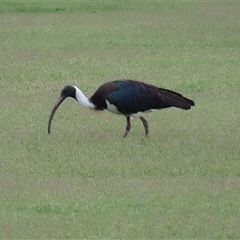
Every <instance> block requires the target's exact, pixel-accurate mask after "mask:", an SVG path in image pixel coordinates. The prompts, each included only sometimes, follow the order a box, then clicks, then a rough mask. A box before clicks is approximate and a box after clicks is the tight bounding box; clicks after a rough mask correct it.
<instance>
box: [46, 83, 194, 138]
mask: <svg viewBox="0 0 240 240" xmlns="http://www.w3.org/2000/svg"><path fill="white" fill-rule="evenodd" d="M67 97H72V98H74V99H75V100H76V101H77V102H78V103H80V104H81V105H83V106H84V107H87V108H89V109H93V110H101V111H102V110H108V111H110V112H112V113H115V114H120V115H123V116H125V117H126V119H127V126H126V131H125V133H124V135H123V137H124V138H125V137H126V136H127V135H128V133H129V131H130V129H131V122H130V117H138V118H140V120H141V121H142V123H143V126H144V128H145V135H146V136H148V122H147V120H146V119H145V118H144V117H143V113H145V112H151V111H152V110H154V109H158V110H160V109H163V108H169V107H176V108H181V109H184V110H188V109H190V108H191V107H192V106H194V105H195V104H194V101H192V100H191V99H188V98H186V97H184V96H182V95H181V94H180V93H177V92H174V91H171V90H168V89H164V88H158V87H156V86H153V85H150V84H146V83H143V82H139V81H135V80H116V81H110V82H106V83H104V84H103V85H101V86H100V87H99V88H98V89H97V90H96V92H95V93H94V94H93V95H92V96H91V97H90V98H87V97H86V96H85V95H84V94H83V93H82V91H81V90H80V89H79V88H78V87H76V86H70V85H68V86H66V87H64V88H63V89H62V91H61V95H60V97H59V99H58V100H57V102H56V103H55V105H54V107H53V109H52V112H51V114H50V117H49V121H48V133H50V127H51V122H52V119H53V116H54V113H55V111H56V110H57V108H58V107H59V106H60V104H61V103H62V102H63V101H64V100H65V99H66V98H67Z"/></svg>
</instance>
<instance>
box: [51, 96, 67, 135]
mask: <svg viewBox="0 0 240 240" xmlns="http://www.w3.org/2000/svg"><path fill="white" fill-rule="evenodd" d="M65 98H66V97H62V96H61V97H59V99H58V100H57V102H56V103H55V105H54V106H53V109H52V111H51V114H50V116H49V119H48V134H50V129H51V123H52V119H53V116H54V114H55V112H56V110H57V109H58V107H59V106H60V105H61V103H62V102H63V101H64V100H65Z"/></svg>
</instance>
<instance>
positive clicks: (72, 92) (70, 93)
mask: <svg viewBox="0 0 240 240" xmlns="http://www.w3.org/2000/svg"><path fill="white" fill-rule="evenodd" d="M67 97H72V98H74V99H75V100H77V98H76V88H75V87H74V86H70V85H67V86H66V87H64V88H63V89H62V91H61V94H60V97H59V98H58V100H57V102H56V103H55V105H54V106H53V109H52V111H51V114H50V116H49V120H48V133H49V134H50V128H51V122H52V119H53V116H54V114H55V112H56V110H57V109H58V107H59V106H60V105H61V103H62V102H63V101H64V100H65V99H66V98H67Z"/></svg>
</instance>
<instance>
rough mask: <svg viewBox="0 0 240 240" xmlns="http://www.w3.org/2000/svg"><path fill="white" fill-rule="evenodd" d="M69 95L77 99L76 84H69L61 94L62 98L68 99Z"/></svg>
mask: <svg viewBox="0 0 240 240" xmlns="http://www.w3.org/2000/svg"><path fill="white" fill-rule="evenodd" d="M67 97H72V98H74V99H75V100H77V99H76V88H75V87H74V86H71V85H67V86H66V87H64V88H63V89H62V91H61V94H60V98H63V100H64V99H66V98H67Z"/></svg>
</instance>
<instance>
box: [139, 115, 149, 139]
mask: <svg viewBox="0 0 240 240" xmlns="http://www.w3.org/2000/svg"><path fill="white" fill-rule="evenodd" d="M140 119H141V121H142V123H143V126H144V128H145V136H146V137H148V133H149V131H148V122H147V120H146V119H145V118H144V117H140Z"/></svg>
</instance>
